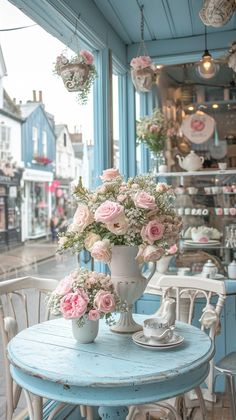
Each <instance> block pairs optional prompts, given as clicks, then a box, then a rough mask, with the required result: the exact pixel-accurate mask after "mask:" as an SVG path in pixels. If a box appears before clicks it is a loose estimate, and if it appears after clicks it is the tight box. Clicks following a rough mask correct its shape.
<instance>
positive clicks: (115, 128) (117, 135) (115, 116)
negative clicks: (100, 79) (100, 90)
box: [112, 74, 120, 168]
mask: <svg viewBox="0 0 236 420" xmlns="http://www.w3.org/2000/svg"><path fill="white" fill-rule="evenodd" d="M118 83H119V76H118V75H116V74H113V75H112V93H113V98H112V99H113V166H114V167H115V168H119V160H120V155H119V139H120V130H119V90H118Z"/></svg>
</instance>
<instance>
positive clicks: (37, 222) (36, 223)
mask: <svg viewBox="0 0 236 420" xmlns="http://www.w3.org/2000/svg"><path fill="white" fill-rule="evenodd" d="M46 187H47V188H46ZM48 188H49V187H48V184H47V183H40V182H31V183H30V197H29V202H30V204H29V220H28V223H29V236H39V235H41V234H44V233H45V232H46V230H47V214H48V193H47V191H48Z"/></svg>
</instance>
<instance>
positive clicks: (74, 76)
mask: <svg viewBox="0 0 236 420" xmlns="http://www.w3.org/2000/svg"><path fill="white" fill-rule="evenodd" d="M58 74H59V73H58ZM88 75H89V66H88V65H87V64H83V63H77V64H76V63H75V64H73V63H69V64H66V65H65V66H61V68H60V76H61V78H62V80H63V83H64V85H65V87H66V89H67V90H68V91H69V92H78V91H80V90H83V89H84V88H85V86H86V82H87V78H88Z"/></svg>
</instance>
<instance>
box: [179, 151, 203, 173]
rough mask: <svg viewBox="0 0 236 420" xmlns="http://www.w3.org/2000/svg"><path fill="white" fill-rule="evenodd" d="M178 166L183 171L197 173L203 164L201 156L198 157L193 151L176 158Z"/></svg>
mask: <svg viewBox="0 0 236 420" xmlns="http://www.w3.org/2000/svg"><path fill="white" fill-rule="evenodd" d="M176 157H177V159H178V161H179V165H180V167H181V168H183V169H184V170H185V171H198V170H199V169H201V168H202V164H203V162H204V157H203V156H198V155H197V154H196V153H195V152H194V151H193V150H191V152H190V153H189V154H188V155H187V156H186V157H183V156H179V155H177V156H176Z"/></svg>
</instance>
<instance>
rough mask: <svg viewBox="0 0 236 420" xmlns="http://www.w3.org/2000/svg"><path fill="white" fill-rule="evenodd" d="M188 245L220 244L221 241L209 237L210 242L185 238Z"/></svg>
mask: <svg viewBox="0 0 236 420" xmlns="http://www.w3.org/2000/svg"><path fill="white" fill-rule="evenodd" d="M184 242H185V243H186V244H187V245H193V246H197V245H199V246H211V245H220V241H218V240H217V239H209V241H208V242H200V241H193V240H190V239H185V241H184Z"/></svg>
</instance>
